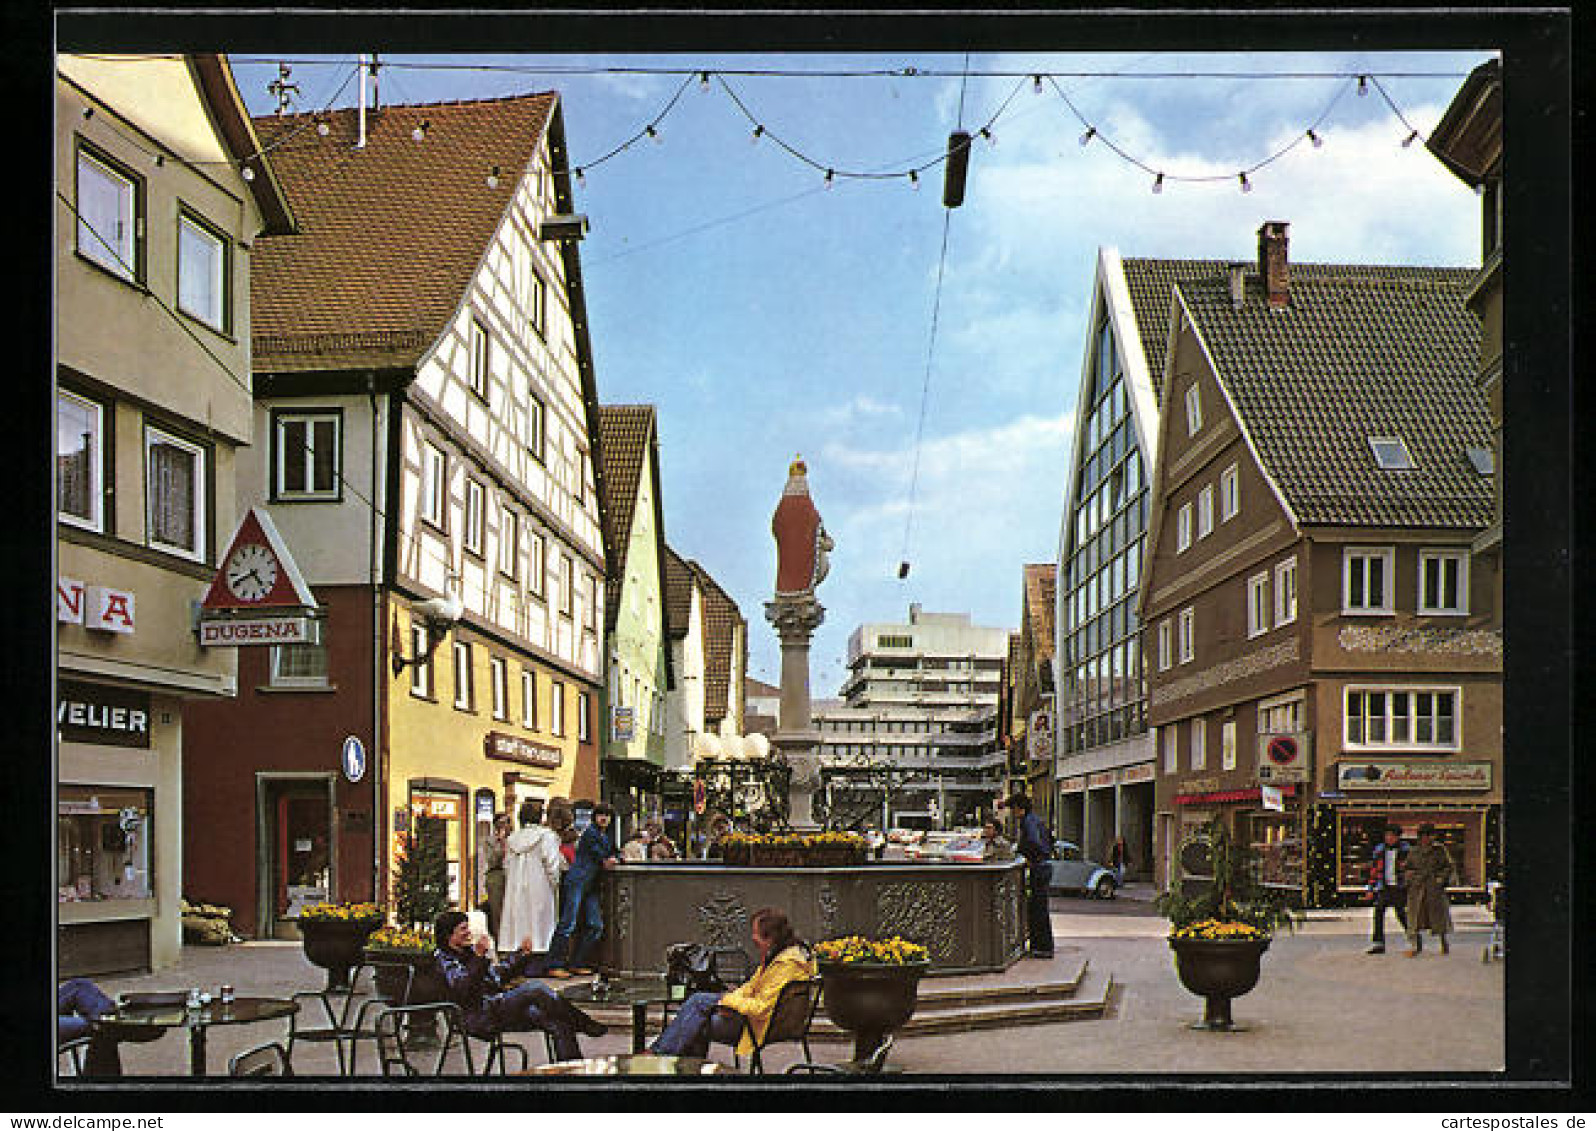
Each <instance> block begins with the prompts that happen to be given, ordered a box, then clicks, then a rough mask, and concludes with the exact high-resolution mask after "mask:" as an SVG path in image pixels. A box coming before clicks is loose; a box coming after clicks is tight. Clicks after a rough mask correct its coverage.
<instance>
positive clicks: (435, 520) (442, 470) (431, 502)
mask: <svg viewBox="0 0 1596 1131" xmlns="http://www.w3.org/2000/svg"><path fill="white" fill-rule="evenodd" d="M448 501H449V457H448V456H446V455H444V454H443V451H442V449H440V448H438V447H435V446H434V445H432V444H422V445H421V517H422V518H423V519H425V520H426V521H427V522H430V523H431V524H432V525H433V526H436V527H437V528H438V529H439V530H442V529H443V528H444V513H445V509H446V505H447V503H448Z"/></svg>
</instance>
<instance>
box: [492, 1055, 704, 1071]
mask: <svg viewBox="0 0 1596 1131" xmlns="http://www.w3.org/2000/svg"><path fill="white" fill-rule="evenodd" d="M730 1072H731V1069H729V1068H727V1067H726V1066H725V1065H724V1064H720V1063H717V1062H716V1061H713V1060H704V1059H702V1058H701V1057H696V1056H655V1055H653V1054H652V1053H632V1054H630V1055H628V1056H591V1057H587V1058H586V1059H583V1060H561V1061H557V1062H555V1063H554V1064H539V1065H537V1066H536V1067H535V1068H528V1069H527V1070H526V1071H524V1072H521V1073H519V1075H521V1076H720V1075H727V1074H730Z"/></svg>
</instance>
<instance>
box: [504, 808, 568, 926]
mask: <svg viewBox="0 0 1596 1131" xmlns="http://www.w3.org/2000/svg"><path fill="white" fill-rule="evenodd" d="M517 819H518V820H519V822H520V825H521V827H520V828H518V829H516V830H515V832H513V833H511V834H510V838H509V840H508V841H506V842H505V852H504V912H503V914H502V915H500V916H499V938H501V939H509V940H515V939H527V938H529V939H531V940H532V949H533V950H534V951H538V952H543V951H547V950H548V949H549V940H550V939H552V938H553V937H554V928H555V927H556V926H558V925H559V921H560V899H559V892H560V868H561V865H562V863H563V862H562V861H561V859H560V838H559V837H558V836H557V835H556V834H555V832H554V830H553V829H551V828H549V827H547V826H546V825H544V824H543V802H541V801H536V800H533V801H526V802H523V803H522V805H521V809H520V812H519V813H518V814H517Z"/></svg>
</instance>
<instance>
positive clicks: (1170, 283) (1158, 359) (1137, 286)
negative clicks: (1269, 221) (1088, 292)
mask: <svg viewBox="0 0 1596 1131" xmlns="http://www.w3.org/2000/svg"><path fill="white" fill-rule="evenodd" d="M1120 263H1121V265H1122V266H1123V267H1124V269H1125V287H1126V289H1127V290H1128V291H1129V292H1130V300H1131V310H1132V312H1133V313H1134V314H1135V316H1136V328H1137V331H1138V333H1139V334H1140V335H1141V339H1142V355H1143V357H1145V358H1146V359H1147V373H1148V376H1149V377H1150V378H1151V380H1152V385H1153V397H1154V399H1155V400H1156V401H1157V402H1158V403H1159V404H1163V403H1164V346H1165V344H1166V342H1167V341H1168V340H1169V299H1170V295H1171V294H1172V293H1173V292H1174V290H1175V284H1176V283H1180V282H1186V281H1189V280H1194V279H1220V280H1225V279H1228V277H1229V269H1230V264H1229V262H1228V261H1226V260H1223V259H1122V260H1121V261H1120ZM1291 266H1292V271H1293V272H1295V271H1296V270H1298V268H1297V265H1296V264H1292V265H1291ZM1121 348H1122V349H1123V348H1124V344H1123V343H1121Z"/></svg>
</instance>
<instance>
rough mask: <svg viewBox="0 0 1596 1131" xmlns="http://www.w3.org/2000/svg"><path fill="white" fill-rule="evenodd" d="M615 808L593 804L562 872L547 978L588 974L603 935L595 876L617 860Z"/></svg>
mask: <svg viewBox="0 0 1596 1131" xmlns="http://www.w3.org/2000/svg"><path fill="white" fill-rule="evenodd" d="M614 817H615V810H614V809H612V808H610V806H609V803H608V802H604V801H601V802H599V803H598V804H597V805H595V806H594V807H593V821H592V823H591V824H589V825H588V827H587V828H585V829H583V830H582V835H581V837H580V838H579V839H578V840H577V842H576V852H575V854H574V859H573V861H572V863H571V868H570V871H569V872H567V873H566V875H567V877H568V879H567V882H568V884H569V885H570V890H569V892H568V893H567V896H566V902H565V905H564V906H563V907H562V908H561V909H560V925H559V927H557V928H556V929H555V931H554V941H553V942H552V943H551V944H550V946H549V977H551V978H567V977H570V976H571V975H572V974H591V973H592V972H593V969H592V967H590V966H589V965H588V964H587V963H588V958H589V956H590V955H591V954H592V952H593V948H594V947H596V946H597V945H598V941H599V939H600V938H601V937H603V934H604V917H603V914H602V912H601V911H600V910H599V877H600V876H601V875H602V874H603V873H604V872H606V871H608V870H609V869H611V868H614V867H615V866H616V865H617V864H618V863H619V861H618V860H617V859H616V856H615V841H614V840H613V839H611V837H610V833H609V826H610V822H611V821H612V820H613V819H614Z"/></svg>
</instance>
